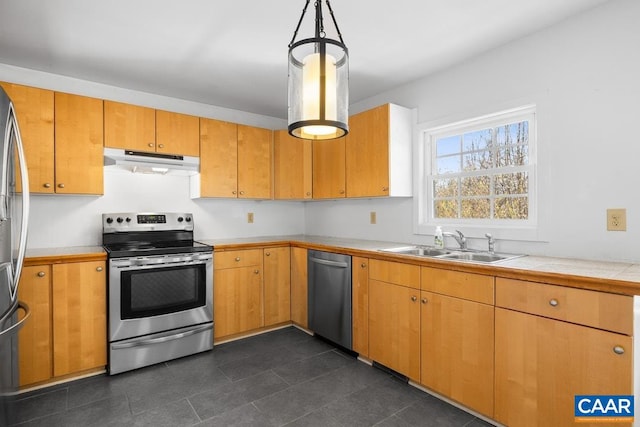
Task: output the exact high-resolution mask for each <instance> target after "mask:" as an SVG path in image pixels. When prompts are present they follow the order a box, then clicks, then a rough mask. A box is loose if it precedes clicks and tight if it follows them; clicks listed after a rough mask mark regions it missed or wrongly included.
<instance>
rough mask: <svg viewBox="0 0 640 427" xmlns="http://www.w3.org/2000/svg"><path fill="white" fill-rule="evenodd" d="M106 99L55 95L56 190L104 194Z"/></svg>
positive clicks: (65, 94) (65, 192)
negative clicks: (104, 116)
mask: <svg viewBox="0 0 640 427" xmlns="http://www.w3.org/2000/svg"><path fill="white" fill-rule="evenodd" d="M102 110H103V109H102V100H101V99H95V98H87V97H85V96H78V95H71V94H68V93H60V92H56V93H55V141H56V142H55V171H56V172H55V173H56V182H55V187H56V188H55V191H56V193H61V194H102V193H103V192H104V184H103V170H102V169H103V137H102V136H103V129H102V128H103V111H102Z"/></svg>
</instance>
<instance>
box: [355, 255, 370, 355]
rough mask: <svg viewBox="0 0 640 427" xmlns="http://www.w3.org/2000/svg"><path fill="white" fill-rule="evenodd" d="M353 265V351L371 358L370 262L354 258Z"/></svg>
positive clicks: (365, 259)
mask: <svg viewBox="0 0 640 427" xmlns="http://www.w3.org/2000/svg"><path fill="white" fill-rule="evenodd" d="M351 265H352V272H351V287H352V289H351V295H352V297H351V305H352V314H351V316H352V322H353V327H352V329H353V330H352V337H353V343H352V345H353V351H355V352H356V353H358V354H359V355H360V356H363V357H369V260H368V259H367V258H361V257H355V256H354V257H353V258H352V260H351Z"/></svg>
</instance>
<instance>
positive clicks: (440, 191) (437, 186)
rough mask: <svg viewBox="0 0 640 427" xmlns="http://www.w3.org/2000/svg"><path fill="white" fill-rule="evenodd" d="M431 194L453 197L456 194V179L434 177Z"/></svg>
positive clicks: (438, 196)
mask: <svg viewBox="0 0 640 427" xmlns="http://www.w3.org/2000/svg"><path fill="white" fill-rule="evenodd" d="M433 195H434V197H436V198H441V197H455V196H457V195H458V179H457V178H453V179H434V180H433Z"/></svg>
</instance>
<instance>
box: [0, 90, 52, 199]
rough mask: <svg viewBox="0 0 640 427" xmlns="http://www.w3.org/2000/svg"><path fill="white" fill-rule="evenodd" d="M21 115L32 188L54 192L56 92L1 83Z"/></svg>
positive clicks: (23, 139)
mask: <svg viewBox="0 0 640 427" xmlns="http://www.w3.org/2000/svg"><path fill="white" fill-rule="evenodd" d="M0 85H1V86H2V87H3V88H4V90H5V92H7V94H8V95H9V97H10V98H11V101H12V102H13V105H14V106H15V110H16V114H17V116H18V126H19V127H20V134H21V136H22V143H23V145H24V152H25V156H26V158H27V170H28V172H29V191H30V192H32V193H53V192H54V190H55V186H54V184H55V178H54V170H53V163H54V162H53V159H54V147H55V145H54V130H53V129H54V128H53V91H51V90H44V89H38V88H35V87H28V86H22V85H17V84H13V83H5V82H0Z"/></svg>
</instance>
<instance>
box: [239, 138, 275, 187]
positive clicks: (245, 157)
mask: <svg viewBox="0 0 640 427" xmlns="http://www.w3.org/2000/svg"><path fill="white" fill-rule="evenodd" d="M272 144H273V132H272V131H271V130H269V129H262V128H257V127H253V126H245V125H238V197H240V198H247V199H270V198H271V196H272V185H271V184H272V183H271V181H272V173H271V168H272V164H271V163H272Z"/></svg>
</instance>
